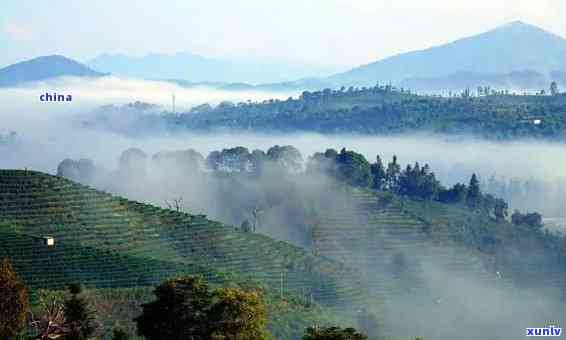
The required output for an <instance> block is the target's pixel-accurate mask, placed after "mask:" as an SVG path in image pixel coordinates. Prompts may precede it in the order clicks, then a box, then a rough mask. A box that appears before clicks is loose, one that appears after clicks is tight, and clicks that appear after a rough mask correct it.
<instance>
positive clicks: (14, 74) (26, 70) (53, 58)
mask: <svg viewBox="0 0 566 340" xmlns="http://www.w3.org/2000/svg"><path fill="white" fill-rule="evenodd" d="M103 75H104V74H103V73H99V72H95V71H93V70H91V69H90V68H88V67H87V66H85V65H83V64H81V63H79V62H76V61H74V60H72V59H69V58H66V57H63V56H60V55H50V56H43V57H38V58H34V59H31V60H26V61H22V62H19V63H16V64H13V65H10V66H7V67H4V68H2V69H0V87H9V86H16V85H21V84H23V83H28V82H33V81H39V80H45V79H49V78H56V77H62V76H74V77H100V76H103Z"/></svg>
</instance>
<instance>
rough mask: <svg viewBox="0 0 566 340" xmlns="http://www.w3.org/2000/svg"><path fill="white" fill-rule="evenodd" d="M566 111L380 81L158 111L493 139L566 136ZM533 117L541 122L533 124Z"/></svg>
mask: <svg viewBox="0 0 566 340" xmlns="http://www.w3.org/2000/svg"><path fill="white" fill-rule="evenodd" d="M486 93H487V94H486ZM547 93H548V92H547ZM565 110H566V95H564V94H562V95H554V96H550V95H517V94H515V93H512V92H510V91H508V90H505V91H503V90H494V89H490V88H485V89H484V88H482V94H481V95H480V96H478V95H477V93H476V92H475V90H468V91H467V92H463V93H451V94H450V96H449V97H439V96H423V95H415V94H413V93H411V92H410V91H407V90H403V89H396V88H395V87H392V86H390V85H386V86H383V85H381V86H374V87H369V88H365V87H364V88H349V89H345V88H341V89H340V90H331V89H325V90H322V91H316V92H304V93H303V94H302V95H301V96H300V97H299V98H296V99H288V100H284V101H281V100H269V101H264V102H261V103H239V104H238V105H219V106H217V107H215V108H210V107H205V108H203V107H196V108H194V109H193V110H192V111H191V113H190V114H182V115H173V114H166V115H163V116H159V117H157V116H156V117H157V118H158V119H164V120H165V122H166V123H167V124H168V126H169V128H170V129H171V130H181V131H182V130H186V129H194V130H214V129H235V130H242V129H244V130H253V131H267V132H269V131H279V132H303V131H306V132H319V133H361V134H369V135H377V134H378V135H393V134H401V133H413V132H424V133H438V134H454V135H461V134H468V135H476V136H481V137H485V138H489V139H513V138H520V137H530V138H544V139H553V140H562V139H564V137H565V136H566V123H565V122H564V112H565ZM146 119H147V117H146ZM536 119H538V120H540V121H538V123H540V124H535V120H536ZM97 123H98V124H100V122H96V121H93V122H91V124H94V125H96V124H97ZM137 125H139V126H140V128H143V121H142V120H141V119H139V121H137V122H132V125H131V127H130V128H131V129H134V126H137ZM110 128H112V127H110ZM121 132H124V131H121ZM147 132H151V130H149V131H147ZM154 132H155V131H154Z"/></svg>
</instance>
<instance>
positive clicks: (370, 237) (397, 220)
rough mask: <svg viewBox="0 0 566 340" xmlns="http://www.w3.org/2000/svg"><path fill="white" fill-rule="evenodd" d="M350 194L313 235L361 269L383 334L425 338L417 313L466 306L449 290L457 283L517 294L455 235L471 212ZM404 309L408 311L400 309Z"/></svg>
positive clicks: (325, 249) (324, 250)
mask: <svg viewBox="0 0 566 340" xmlns="http://www.w3.org/2000/svg"><path fill="white" fill-rule="evenodd" d="M346 191H347V194H348V195H349V197H350V198H351V200H352V202H351V204H348V205H344V209H339V208H338V209H336V208H335V209H332V210H329V211H327V212H326V213H325V214H324V215H323V217H322V220H321V221H320V224H319V225H318V226H317V228H316V229H315V231H314V233H313V238H314V242H315V247H316V249H317V251H318V252H319V253H320V254H322V255H323V256H326V257H329V258H333V259H336V260H339V261H342V262H344V263H346V264H347V265H349V266H352V267H358V268H361V270H362V280H363V282H364V283H365V284H366V285H367V286H368V296H367V298H366V304H367V307H368V308H370V309H371V310H372V311H374V313H375V314H376V315H377V317H378V319H379V321H380V323H381V324H382V325H383V327H382V332H383V334H384V335H399V334H400V327H402V332H407V334H419V333H418V331H419V330H420V328H419V327H420V326H419V322H420V320H419V318H418V316H419V315H427V314H428V313H430V311H431V310H438V309H442V308H446V309H450V308H451V309H452V310H460V309H459V308H463V307H461V306H462V305H461V302H460V299H461V297H460V296H459V295H458V294H456V295H454V291H445V289H446V288H447V287H451V282H473V284H472V285H473V286H474V287H478V288H477V289H480V288H479V287H481V288H482V289H484V288H485V289H486V290H487V289H488V288H487V287H491V288H489V289H490V291H491V289H493V290H494V291H499V290H498V289H502V290H504V291H512V290H508V289H507V288H510V287H512V286H513V281H512V280H511V279H510V278H509V277H507V272H506V270H505V269H504V268H500V267H498V266H497V265H496V264H495V263H492V261H491V260H492V259H491V257H490V256H488V255H486V254H485V253H482V252H480V251H477V250H474V249H470V248H468V247H464V246H463V245H462V243H461V242H458V239H457V238H456V237H455V236H454V234H453V229H451V228H453V224H454V223H456V224H459V223H464V221H466V220H468V219H470V218H471V217H470V214H471V213H470V212H469V211H466V209H462V208H459V207H452V206H448V205H444V204H439V203H434V202H432V203H425V202H416V201H411V200H404V199H401V198H399V197H392V199H388V198H391V197H388V195H387V194H381V193H376V192H372V191H366V190H358V189H352V188H347V189H346ZM384 202H385V203H384ZM352 206H354V207H355V208H354V209H352V208H351V207H352ZM488 227H489V226H488ZM494 227H497V225H494ZM507 269H508V268H507ZM457 285H458V284H456V283H454V286H457ZM403 303H406V305H405V307H406V310H400V308H399V306H400V305H402V304H403ZM408 309H410V310H411V312H410V313H407V310H408ZM462 313H463V312H462ZM416 316H417V317H416ZM412 317H416V318H415V319H412ZM399 320H403V322H402V324H401V323H400V322H399ZM393 325H396V326H393ZM422 327H425V328H426V326H422Z"/></svg>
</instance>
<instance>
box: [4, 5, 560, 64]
mask: <svg viewBox="0 0 566 340" xmlns="http://www.w3.org/2000/svg"><path fill="white" fill-rule="evenodd" d="M1 6H2V8H1V9H0V66H5V65H7V64H10V63H13V62H16V61H20V60H22V59H29V58H32V57H35V56H39V55H46V54H63V55H66V56H69V57H71V58H75V59H78V60H81V61H85V60H88V59H90V58H92V57H94V56H96V55H98V54H101V53H123V54H128V55H143V54H147V53H151V52H157V53H175V52H181V51H186V52H192V53H196V54H201V55H206V56H211V57H219V58H238V59H263V60H279V61H287V62H296V63H305V64H318V65H340V66H356V65H359V64H364V63H368V62H371V61H374V60H376V59H381V58H384V57H386V56H390V55H393V54H397V53H401V52H405V51H409V50H414V49H421V48H426V47H430V46H433V45H437V44H441V43H444V42H448V41H451V40H454V39H457V38H459V37H462V36H468V35H472V34H475V33H479V32H483V31H486V30H488V29H490V28H493V27H495V26H498V25H501V24H503V23H506V22H509V21H513V20H523V21H525V22H528V23H531V24H534V25H537V26H540V27H542V28H544V29H547V30H550V31H553V32H555V33H558V34H560V35H562V36H566V24H565V23H564V18H563V13H566V1H564V0H537V1H533V0H466V1H462V0H387V1H385V0H286V1H272V0H238V1H233V0H223V1H221V0H201V1H193V0H161V1H154V0H151V1H149V0H135V1H133V0H131V1H130V0H120V1H116V0H96V1H67V0H44V1H41V0H2V5H1ZM561 14H562V15H561ZM561 16H562V17H561Z"/></svg>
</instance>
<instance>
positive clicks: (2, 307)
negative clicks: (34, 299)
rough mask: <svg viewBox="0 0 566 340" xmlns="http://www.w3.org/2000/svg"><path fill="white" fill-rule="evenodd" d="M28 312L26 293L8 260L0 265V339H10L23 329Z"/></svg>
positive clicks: (4, 260)
mask: <svg viewBox="0 0 566 340" xmlns="http://www.w3.org/2000/svg"><path fill="white" fill-rule="evenodd" d="M28 310H29V300H28V292H27V289H26V287H25V286H24V284H23V283H22V282H21V281H20V280H19V279H18V276H17V275H16V273H15V272H14V269H13V268H12V263H11V262H10V260H9V259H8V258H5V259H3V260H2V264H1V265H0V339H10V338H13V337H15V336H16V335H18V334H19V333H20V332H21V331H22V330H23V329H24V327H25V324H26V318H27V313H28Z"/></svg>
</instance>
